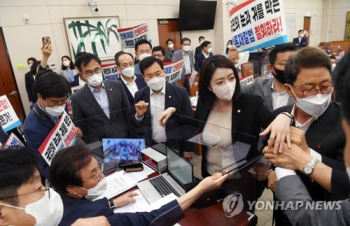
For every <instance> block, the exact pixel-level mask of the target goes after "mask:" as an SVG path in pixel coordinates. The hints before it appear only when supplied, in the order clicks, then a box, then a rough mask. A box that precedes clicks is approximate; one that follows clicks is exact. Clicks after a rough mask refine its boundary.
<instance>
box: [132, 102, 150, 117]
mask: <svg viewBox="0 0 350 226" xmlns="http://www.w3.org/2000/svg"><path fill="white" fill-rule="evenodd" d="M147 108H148V103H146V102H145V101H143V100H141V101H139V102H138V103H137V104H135V109H136V116H137V117H138V118H141V117H142V116H143V115H144V114H145V113H146V111H147Z"/></svg>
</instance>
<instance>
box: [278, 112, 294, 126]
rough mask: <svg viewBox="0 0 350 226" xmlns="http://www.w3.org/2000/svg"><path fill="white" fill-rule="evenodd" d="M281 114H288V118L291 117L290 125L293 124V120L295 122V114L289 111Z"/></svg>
mask: <svg viewBox="0 0 350 226" xmlns="http://www.w3.org/2000/svg"><path fill="white" fill-rule="evenodd" d="M281 114H283V115H285V116H287V117H288V118H290V125H293V122H294V116H293V115H292V114H291V113H289V112H281Z"/></svg>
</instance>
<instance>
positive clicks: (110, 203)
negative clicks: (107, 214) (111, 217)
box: [107, 199, 116, 209]
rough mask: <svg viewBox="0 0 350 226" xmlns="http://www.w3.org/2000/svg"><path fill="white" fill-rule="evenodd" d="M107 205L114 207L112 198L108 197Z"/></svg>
mask: <svg viewBox="0 0 350 226" xmlns="http://www.w3.org/2000/svg"><path fill="white" fill-rule="evenodd" d="M107 201H108V206H109V208H110V209H115V208H116V207H115V205H114V202H113V199H108V200H107Z"/></svg>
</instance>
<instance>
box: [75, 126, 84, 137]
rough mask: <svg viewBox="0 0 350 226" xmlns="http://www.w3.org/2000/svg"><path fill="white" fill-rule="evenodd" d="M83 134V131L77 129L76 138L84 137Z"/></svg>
mask: <svg viewBox="0 0 350 226" xmlns="http://www.w3.org/2000/svg"><path fill="white" fill-rule="evenodd" d="M82 136H83V132H81V129H80V128H79V127H75V137H79V138H80V137H82Z"/></svg>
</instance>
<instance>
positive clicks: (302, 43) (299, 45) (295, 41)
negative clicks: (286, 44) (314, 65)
mask: <svg viewBox="0 0 350 226" xmlns="http://www.w3.org/2000/svg"><path fill="white" fill-rule="evenodd" d="M293 44H295V45H297V46H298V47H299V48H302V47H305V46H306V45H307V40H306V38H305V37H302V38H301V40H300V42H299V37H296V38H293Z"/></svg>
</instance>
